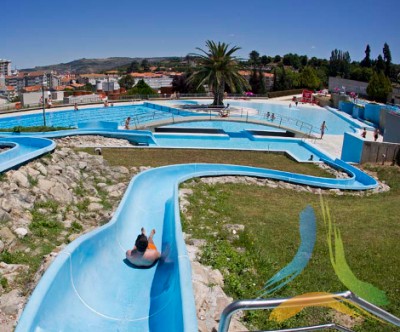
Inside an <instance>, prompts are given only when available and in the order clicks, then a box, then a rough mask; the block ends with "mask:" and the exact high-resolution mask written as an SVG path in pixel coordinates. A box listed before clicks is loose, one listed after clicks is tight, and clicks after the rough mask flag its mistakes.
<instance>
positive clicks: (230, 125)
mask: <svg viewBox="0 0 400 332" xmlns="http://www.w3.org/2000/svg"><path fill="white" fill-rule="evenodd" d="M164 127H165V128H213V129H222V130H224V131H226V132H231V131H236V132H240V131H242V130H268V131H276V132H285V130H282V129H279V128H276V127H270V126H263V125H258V124H253V123H241V122H226V121H197V122H187V123H177V124H173V125H168V126H164Z"/></svg>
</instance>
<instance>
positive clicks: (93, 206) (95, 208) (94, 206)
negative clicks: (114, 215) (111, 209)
mask: <svg viewBox="0 0 400 332" xmlns="http://www.w3.org/2000/svg"><path fill="white" fill-rule="evenodd" d="M102 209H103V205H101V204H99V203H90V204H89V206H88V211H89V212H96V211H101V210H102Z"/></svg>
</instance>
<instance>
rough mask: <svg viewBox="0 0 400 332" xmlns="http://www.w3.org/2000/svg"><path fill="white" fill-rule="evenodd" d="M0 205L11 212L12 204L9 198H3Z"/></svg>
mask: <svg viewBox="0 0 400 332" xmlns="http://www.w3.org/2000/svg"><path fill="white" fill-rule="evenodd" d="M0 206H1V208H2V209H3V210H4V211H6V212H11V204H10V202H9V200H8V199H2V200H1V203H0Z"/></svg>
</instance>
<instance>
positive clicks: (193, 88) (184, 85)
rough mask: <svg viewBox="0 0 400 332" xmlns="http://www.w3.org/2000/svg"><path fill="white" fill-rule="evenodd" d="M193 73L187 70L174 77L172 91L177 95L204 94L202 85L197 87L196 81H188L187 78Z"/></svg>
mask: <svg viewBox="0 0 400 332" xmlns="http://www.w3.org/2000/svg"><path fill="white" fill-rule="evenodd" d="M192 74H193V71H191V70H188V71H187V72H186V73H184V74H182V75H177V76H174V78H173V80H172V89H173V91H174V92H179V93H204V92H205V89H204V87H203V86H202V85H200V86H199V85H198V83H199V82H198V81H193V82H191V81H189V77H190V76H191V75H192Z"/></svg>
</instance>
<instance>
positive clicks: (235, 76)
mask: <svg viewBox="0 0 400 332" xmlns="http://www.w3.org/2000/svg"><path fill="white" fill-rule="evenodd" d="M206 46H207V50H206V51H205V50H203V49H201V48H197V50H199V51H201V52H202V53H201V54H196V56H197V58H198V61H199V67H200V69H198V70H196V71H195V72H194V73H193V75H192V76H190V79H189V80H190V81H195V80H197V79H198V80H199V85H198V86H201V85H204V84H208V86H209V88H210V89H211V91H212V92H213V93H214V101H213V103H212V104H213V105H216V106H220V105H223V99H224V92H225V84H226V85H227V86H229V88H230V89H231V91H232V92H235V91H236V90H237V87H248V86H249V84H248V83H247V81H246V79H245V78H244V77H243V76H242V75H240V73H239V70H240V68H239V64H238V61H237V58H236V57H235V56H233V53H235V52H236V51H237V50H240V47H237V46H234V47H232V48H230V49H229V44H225V43H221V42H218V43H215V42H214V41H211V40H208V41H207V42H206Z"/></svg>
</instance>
